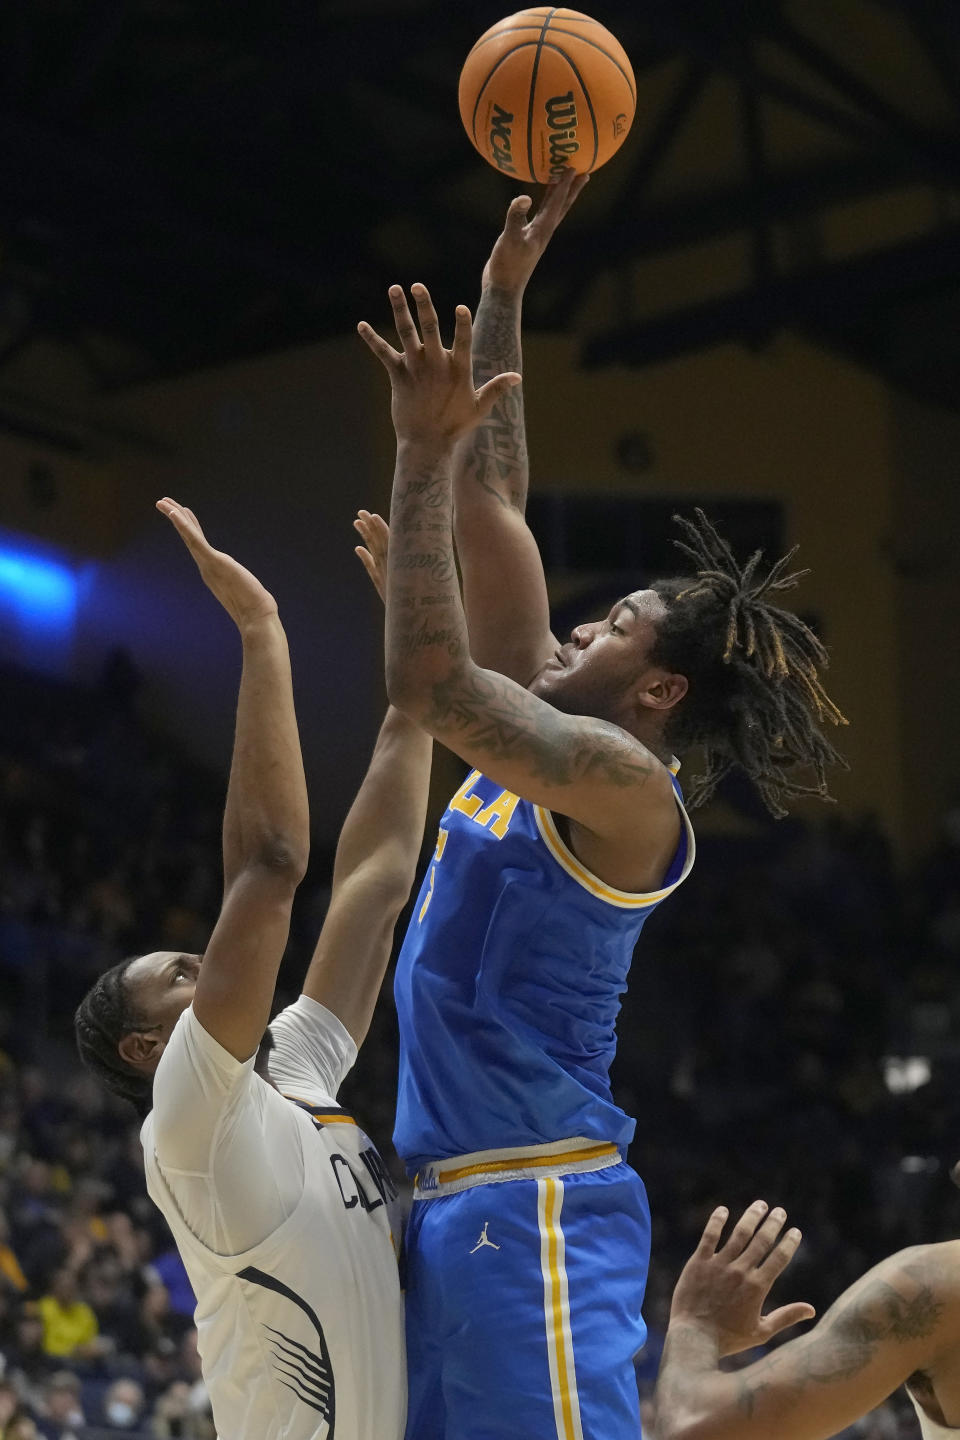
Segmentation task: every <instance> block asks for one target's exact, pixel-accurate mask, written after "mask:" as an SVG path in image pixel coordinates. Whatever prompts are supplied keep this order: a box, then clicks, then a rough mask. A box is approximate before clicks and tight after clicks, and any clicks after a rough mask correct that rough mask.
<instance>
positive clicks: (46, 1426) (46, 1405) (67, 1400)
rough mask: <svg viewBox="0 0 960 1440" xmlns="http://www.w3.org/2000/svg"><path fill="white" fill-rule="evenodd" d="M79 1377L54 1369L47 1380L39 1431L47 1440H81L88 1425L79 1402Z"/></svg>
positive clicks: (69, 1371) (68, 1371)
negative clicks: (82, 1432)
mask: <svg viewBox="0 0 960 1440" xmlns="http://www.w3.org/2000/svg"><path fill="white" fill-rule="evenodd" d="M80 1395H81V1386H80V1378H79V1376H77V1375H74V1373H73V1371H72V1370H55V1371H54V1373H53V1374H52V1375H51V1376H50V1379H49V1380H48V1381H47V1384H46V1389H45V1393H44V1401H43V1408H42V1410H41V1412H40V1417H39V1421H38V1429H39V1430H40V1434H41V1435H42V1436H43V1437H44V1440H79V1432H80V1431H81V1430H82V1429H83V1427H84V1426H85V1425H86V1420H85V1419H84V1415H83V1407H82V1405H81V1400H80Z"/></svg>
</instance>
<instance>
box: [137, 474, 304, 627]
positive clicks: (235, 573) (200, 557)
mask: <svg viewBox="0 0 960 1440" xmlns="http://www.w3.org/2000/svg"><path fill="white" fill-rule="evenodd" d="M157 509H158V510H159V511H160V514H161V515H166V517H167V519H168V520H169V521H170V522H171V524H172V525H173V528H174V529H175V530H176V532H177V534H178V535H179V536H180V539H181V540H182V541H183V543H184V545H186V547H187V549H188V550H189V551H190V554H191V555H192V556H193V558H194V560H195V561H196V562H197V569H198V570H199V571H200V576H201V579H202V580H203V582H204V584H205V585H206V587H207V589H208V590H211V591H212V592H213V594H214V595H215V596H216V597H217V599H218V600H219V601H220V604H221V605H222V606H223V608H224V610H226V612H227V614H228V615H229V616H230V619H231V620H232V621H233V622H234V624H235V625H236V626H237V627H238V628H239V629H240V630H242V629H244V627H245V626H247V625H252V624H253V623H254V622H255V621H256V620H262V619H264V618H265V617H266V616H268V615H276V613H277V602H276V600H274V598H273V596H272V595H271V594H270V592H269V591H268V590H266V589H265V588H264V587H263V586H262V585H261V584H260V581H259V580H258V579H257V577H256V576H255V575H251V573H250V571H249V570H247V569H245V568H244V567H243V566H242V565H241V564H240V563H239V561H237V560H234V559H233V557H232V556H231V555H226V554H225V553H224V552H223V551H222V550H214V548H213V546H212V545H211V544H210V542H209V541H208V539H207V537H206V536H205V535H204V533H203V531H202V529H201V528H200V521H199V520H198V519H197V517H196V515H194V513H193V511H192V510H188V509H187V507H186V505H178V504H177V502H176V500H171V499H170V498H169V497H166V498H164V499H163V500H158V501H157Z"/></svg>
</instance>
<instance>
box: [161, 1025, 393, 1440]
mask: <svg viewBox="0 0 960 1440" xmlns="http://www.w3.org/2000/svg"><path fill="white" fill-rule="evenodd" d="M270 1028H271V1034H272V1035H273V1038H274V1047H273V1049H272V1051H271V1053H270V1057H269V1069H270V1075H271V1078H272V1079H273V1080H274V1082H275V1083H276V1084H277V1085H278V1086H279V1087H280V1089H282V1090H283V1091H284V1092H285V1093H284V1094H281V1093H279V1091H278V1090H275V1089H274V1088H273V1086H272V1085H270V1084H268V1083H267V1081H266V1080H264V1079H262V1078H261V1077H260V1076H259V1075H257V1074H255V1073H254V1070H253V1065H254V1057H251V1059H250V1060H248V1061H245V1062H243V1063H241V1062H240V1061H238V1060H235V1059H234V1057H233V1056H232V1055H230V1054H229V1052H228V1051H226V1050H224V1049H223V1047H222V1046H221V1045H219V1044H217V1042H216V1041H215V1040H214V1039H213V1038H212V1036H210V1035H209V1034H207V1032H206V1031H205V1030H204V1029H203V1027H202V1026H201V1024H200V1022H199V1021H198V1020H197V1018H196V1016H195V1015H194V1013H193V1008H192V1006H191V1007H189V1008H188V1009H187V1010H186V1011H184V1013H183V1015H182V1016H181V1017H180V1019H179V1020H178V1022H177V1024H176V1026H175V1028H174V1031H173V1034H172V1035H171V1037H170V1041H169V1043H168V1044H167V1047H166V1049H165V1051H164V1054H163V1056H162V1058H161V1061H160V1064H159V1065H158V1067H157V1073H156V1076H155V1078H154V1089H153V1102H154V1108H153V1110H152V1111H151V1113H150V1114H149V1115H148V1116H147V1119H146V1120H145V1121H144V1124H143V1129H142V1131H141V1139H142V1141H143V1151H144V1163H145V1168H146V1176H147V1190H148V1192H149V1194H150V1196H151V1198H152V1199H153V1200H154V1202H155V1203H156V1204H157V1205H158V1206H159V1208H160V1210H161V1211H162V1212H163V1214H164V1216H165V1218H166V1220H167V1223H168V1224H169V1226H170V1229H171V1231H172V1232H173V1236H174V1239H175V1240H176V1243H177V1247H178V1249H179V1250H180V1254H181V1255H182V1257H183V1261H184V1265H185V1266H186V1269H187V1274H188V1275H189V1277H190V1282H191V1284H192V1285H193V1289H194V1293H195V1295H196V1296H197V1308H196V1312H195V1319H196V1325H197V1332H198V1347H199V1351H200V1357H201V1361H202V1365H203V1375H204V1380H205V1382H206V1385H207V1389H208V1391H209V1394H210V1400H211V1404H212V1407H213V1418H214V1421H215V1423H216V1426H217V1430H218V1433H219V1434H220V1435H221V1436H222V1437H224V1440H327V1437H330V1440H334V1436H335V1437H336V1440H402V1436H403V1432H404V1425H405V1418H406V1365H405V1355H404V1342H403V1302H402V1297H401V1293H400V1285H399V1277H398V1271H397V1254H396V1249H395V1245H396V1244H397V1243H398V1242H399V1238H400V1236H399V1229H398V1224H399V1221H398V1217H397V1212H396V1207H395V1203H394V1202H395V1201H396V1189H395V1187H394V1185H393V1183H392V1181H391V1179H390V1177H389V1175H388V1174H387V1172H386V1170H385V1168H384V1166H383V1162H382V1161H381V1159H380V1157H379V1155H378V1154H377V1151H376V1150H375V1148H374V1147H373V1145H372V1144H371V1143H370V1141H369V1140H368V1139H367V1137H366V1135H365V1134H364V1133H363V1131H362V1130H361V1129H360V1128H359V1127H358V1126H357V1124H356V1123H355V1121H354V1120H353V1119H352V1118H351V1117H350V1116H349V1115H347V1114H346V1113H345V1112H344V1111H343V1110H341V1109H340V1108H339V1107H338V1106H337V1103H336V1095H337V1091H338V1090H339V1087H340V1084H341V1081H342V1080H343V1077H344V1075H345V1074H346V1072H347V1071H348V1070H349V1068H350V1066H351V1065H352V1064H353V1061H354V1059H355V1058H356V1046H355V1045H354V1043H353V1041H352V1039H351V1038H350V1036H349V1035H348V1033H347V1031H346V1030H345V1029H344V1028H343V1026H342V1025H341V1024H340V1022H339V1020H337V1018H336V1017H335V1016H334V1015H332V1014H331V1013H330V1012H329V1011H328V1010H326V1009H324V1007H323V1006H322V1005H318V1004H317V1003H316V1002H314V1001H312V1000H308V999H306V997H304V996H301V997H300V999H299V1000H298V1001H297V1002H296V1004H295V1005H291V1006H289V1007H288V1008H287V1009H286V1010H284V1011H282V1012H281V1014H280V1015H278V1016H277V1018H276V1019H275V1020H274V1021H273V1022H272V1024H271V1027H270ZM287 1097H289V1098H287Z"/></svg>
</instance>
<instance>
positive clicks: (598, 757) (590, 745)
mask: <svg viewBox="0 0 960 1440" xmlns="http://www.w3.org/2000/svg"><path fill="white" fill-rule="evenodd" d="M432 698H433V703H432V706H431V710H430V715H429V717H428V724H430V723H432V724H435V725H437V726H438V728H443V729H450V728H453V729H455V730H456V731H457V732H458V733H459V734H460V735H461V736H462V737H463V741H464V744H465V746H467V747H469V748H476V749H478V750H483V751H484V752H486V754H487V755H488V756H489V757H490V758H491V759H500V760H506V759H513V760H522V761H524V762H526V763H527V764H529V765H530V768H531V774H532V775H533V776H535V777H536V778H538V779H540V780H544V781H547V782H548V783H549V784H552V785H572V784H574V783H575V782H577V781H579V780H584V779H590V778H595V779H597V780H598V781H600V782H602V783H604V784H607V785H613V786H617V787H627V786H634V787H636V786H641V785H643V784H645V783H646V781H647V779H648V778H649V776H650V773H651V770H652V768H653V767H652V765H651V764H650V763H649V762H648V761H647V760H646V759H644V757H643V756H642V755H640V754H638V753H637V750H636V747H635V746H634V745H633V744H632V742H631V741H629V740H628V738H627V736H626V735H625V734H624V733H623V731H622V730H619V729H618V728H617V727H616V726H614V725H606V724H605V723H604V722H603V721H599V720H598V721H596V722H594V723H593V724H592V725H590V726H589V728H586V723H585V727H584V729H583V730H581V732H580V733H579V734H571V733H570V730H569V722H568V721H567V720H566V719H565V717H563V716H561V715H560V714H559V713H558V712H556V711H554V710H553V709H552V708H551V707H549V706H545V705H543V704H542V702H540V701H538V700H536V699H535V698H534V697H533V696H531V695H530V694H529V693H528V692H527V691H526V690H523V689H522V688H521V687H520V686H519V685H516V684H514V683H513V682H512V681H510V680H507V679H505V678H504V677H502V676H500V675H496V674H494V673H493V672H492V671H489V670H486V671H476V670H474V671H472V672H470V671H466V670H458V671H455V672H454V673H453V674H451V676H450V678H449V679H447V680H444V681H441V682H440V683H438V684H436V685H434V687H433V697H432Z"/></svg>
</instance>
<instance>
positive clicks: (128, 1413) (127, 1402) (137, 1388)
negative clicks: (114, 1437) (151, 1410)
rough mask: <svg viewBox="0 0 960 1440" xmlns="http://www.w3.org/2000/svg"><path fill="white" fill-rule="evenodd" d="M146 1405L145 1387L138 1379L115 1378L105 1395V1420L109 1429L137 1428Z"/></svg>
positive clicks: (127, 1429) (128, 1429) (129, 1429)
mask: <svg viewBox="0 0 960 1440" xmlns="http://www.w3.org/2000/svg"><path fill="white" fill-rule="evenodd" d="M144 1407H145V1396H144V1393H143V1387H142V1386H141V1385H138V1384H137V1382H136V1380H124V1379H121V1380H114V1382H113V1384H112V1385H111V1386H110V1388H109V1389H108V1390H107V1393H106V1395H105V1396H104V1397H103V1421H104V1425H105V1426H106V1428H107V1429H109V1430H126V1431H131V1430H137V1429H138V1428H139V1425H140V1420H141V1417H142V1416H143V1412H144Z"/></svg>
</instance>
